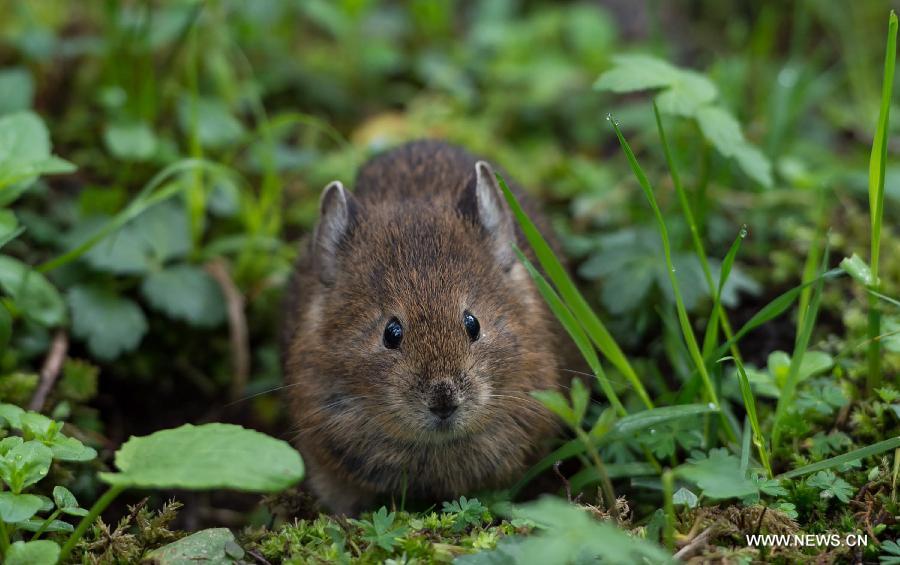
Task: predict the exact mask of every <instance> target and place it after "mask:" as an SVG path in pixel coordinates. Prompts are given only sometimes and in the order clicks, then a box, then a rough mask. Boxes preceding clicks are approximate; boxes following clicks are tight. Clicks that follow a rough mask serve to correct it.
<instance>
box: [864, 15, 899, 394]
mask: <svg viewBox="0 0 900 565" xmlns="http://www.w3.org/2000/svg"><path fill="white" fill-rule="evenodd" d="M896 60H897V14H896V13H895V12H894V11H891V16H890V18H889V21H888V35H887V46H886V47H885V57H884V78H883V79H882V92H881V105H880V109H879V113H878V127H877V129H876V130H875V139H873V140H872V154H871V156H870V157H869V214H870V217H871V222H872V223H871V226H872V233H871V243H870V247H869V249H870V256H869V261H870V264H871V269H872V285H871V288H870V289H871V290H874V291H876V292H877V291H878V289H879V288H880V286H881V284H880V282H879V280H878V272H879V264H880V262H881V224H882V221H883V219H884V176H885V166H886V164H887V135H888V127H889V125H890V119H891V96H892V93H893V90H894V69H895V67H896ZM878 306H879V305H878V302H877V300H875V298H874V297H872V298H870V299H869V340H870V341H869V348H868V364H869V367H868V370H869V373H868V387H869V388H868V390H869V392H871V391H873V390H875V389H876V388H877V387H879V386H881V381H882V374H881V372H882V370H881V342H880V341H879V340H878V339H877V337H878V336H879V335H880V334H881V311H880V310H879V307H878Z"/></svg>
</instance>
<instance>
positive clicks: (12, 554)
mask: <svg viewBox="0 0 900 565" xmlns="http://www.w3.org/2000/svg"><path fill="white" fill-rule="evenodd" d="M57 559H59V546H58V545H57V544H56V543H55V542H52V541H50V540H45V539H42V540H37V541H27V542H26V541H17V542H16V543H14V544H12V545H11V546H9V552H8V553H7V554H6V561H4V563H5V564H6V565H53V564H54V563H56V560H57Z"/></svg>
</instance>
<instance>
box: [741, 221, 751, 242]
mask: <svg viewBox="0 0 900 565" xmlns="http://www.w3.org/2000/svg"><path fill="white" fill-rule="evenodd" d="M749 233H750V227H749V226H747V224H742V225H741V234H740V235H741V239H744V238H745V237H747V234H749Z"/></svg>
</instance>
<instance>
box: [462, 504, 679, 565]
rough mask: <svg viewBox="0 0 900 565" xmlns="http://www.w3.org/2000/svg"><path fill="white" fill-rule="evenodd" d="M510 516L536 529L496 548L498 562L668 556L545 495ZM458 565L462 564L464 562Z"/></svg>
mask: <svg viewBox="0 0 900 565" xmlns="http://www.w3.org/2000/svg"><path fill="white" fill-rule="evenodd" d="M513 517H514V518H517V519H520V520H521V519H524V520H530V521H532V522H534V523H536V524H537V525H538V526H539V529H538V531H537V532H535V534H533V535H531V536H528V537H526V538H524V539H521V540H520V541H519V542H518V543H516V544H515V545H514V546H499V547H498V550H496V551H495V553H498V554H499V555H498V557H500V558H501V559H502V558H503V557H505V558H506V559H505V560H500V561H499V562H501V563H510V562H512V563H534V564H537V563H588V562H595V561H600V562H602V563H615V564H619V563H629V564H630V563H643V562H648V563H666V562H669V561H670V560H671V559H670V557H669V555H668V554H667V553H666V552H665V551H664V550H663V549H662V548H661V547H660V546H659V545H657V544H656V543H653V542H651V541H649V540H645V539H641V538H638V537H632V536H630V535H628V534H627V533H625V532H624V531H622V530H621V529H619V528H617V527H616V526H614V525H613V524H611V523H609V522H601V521H598V520H595V519H593V518H592V517H591V516H590V515H589V514H588V513H587V512H586V511H585V510H583V509H582V508H581V507H578V506H575V505H572V504H568V503H566V502H565V501H563V500H560V499H558V498H553V497H549V496H545V497H543V498H541V499H539V500H538V501H536V502H530V503H527V504H522V505H518V506H516V507H515V508H514V510H513ZM459 562H460V563H465V562H466V561H465V560H463V559H460V560H459Z"/></svg>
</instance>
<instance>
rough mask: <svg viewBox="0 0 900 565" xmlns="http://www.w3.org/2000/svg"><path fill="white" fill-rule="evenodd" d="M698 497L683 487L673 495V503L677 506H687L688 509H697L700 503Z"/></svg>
mask: <svg viewBox="0 0 900 565" xmlns="http://www.w3.org/2000/svg"><path fill="white" fill-rule="evenodd" d="M698 500H699V499H698V498H697V495H696V494H694V493H693V492H691V491H690V490H688V489H686V488H684V487H681V488H680V489H678V490H677V491H675V494H673V495H672V503H673V504H675V505H676V506H686V507H688V508H696V507H697V503H698Z"/></svg>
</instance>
